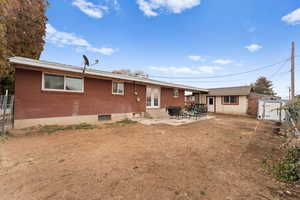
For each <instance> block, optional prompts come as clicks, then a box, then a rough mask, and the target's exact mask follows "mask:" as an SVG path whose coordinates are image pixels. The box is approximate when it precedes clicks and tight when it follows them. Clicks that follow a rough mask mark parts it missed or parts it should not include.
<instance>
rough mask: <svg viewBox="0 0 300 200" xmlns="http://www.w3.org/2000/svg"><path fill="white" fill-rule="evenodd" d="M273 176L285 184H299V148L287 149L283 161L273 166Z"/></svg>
mask: <svg viewBox="0 0 300 200" xmlns="http://www.w3.org/2000/svg"><path fill="white" fill-rule="evenodd" d="M271 170H272V173H273V175H274V176H275V177H276V178H277V179H278V180H280V181H283V182H286V183H300V148H299V147H292V148H289V149H287V152H286V155H285V156H284V158H283V159H281V160H280V161H278V162H276V163H275V164H273V166H272V168H271Z"/></svg>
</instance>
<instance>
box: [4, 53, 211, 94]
mask: <svg viewBox="0 0 300 200" xmlns="http://www.w3.org/2000/svg"><path fill="white" fill-rule="evenodd" d="M20 59H22V58H21V57H11V58H9V62H11V63H14V64H22V65H28V66H33V67H41V68H44V69H54V70H59V71H68V72H75V73H82V69H80V68H78V69H74V68H66V67H60V66H53V65H51V64H47V63H36V62H32V61H29V60H26V58H24V59H22V60H20ZM85 73H86V74H89V75H94V76H100V77H101V76H102V77H107V78H113V79H121V80H127V81H135V82H140V83H146V84H153V85H160V86H165V87H171V88H179V89H185V90H190V91H198V92H208V90H206V89H202V88H194V87H188V86H182V85H176V84H172V83H163V82H161V83H160V82H159V81H154V80H150V79H149V80H142V79H138V78H135V77H129V76H128V77H126V76H125V75H122V76H121V75H119V74H101V73H100V72H99V73H96V72H92V71H88V70H87V71H86V72H85Z"/></svg>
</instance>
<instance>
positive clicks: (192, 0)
mask: <svg viewBox="0 0 300 200" xmlns="http://www.w3.org/2000/svg"><path fill="white" fill-rule="evenodd" d="M136 2H137V4H138V5H139V9H140V10H142V11H143V12H144V14H145V15H146V16H149V17H155V16H158V15H159V14H160V12H161V11H162V10H167V11H168V12H171V13H176V14H178V13H181V12H183V11H184V10H186V9H190V8H193V7H195V6H198V5H200V4H201V0H137V1H136Z"/></svg>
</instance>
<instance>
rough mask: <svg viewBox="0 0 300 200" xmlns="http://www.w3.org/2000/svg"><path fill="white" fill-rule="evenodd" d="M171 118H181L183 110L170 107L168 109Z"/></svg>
mask: <svg viewBox="0 0 300 200" xmlns="http://www.w3.org/2000/svg"><path fill="white" fill-rule="evenodd" d="M167 111H168V114H169V116H171V117H176V118H179V117H180V115H181V113H182V108H181V107H179V106H169V107H167Z"/></svg>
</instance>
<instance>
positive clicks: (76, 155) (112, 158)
mask: <svg viewBox="0 0 300 200" xmlns="http://www.w3.org/2000/svg"><path fill="white" fill-rule="evenodd" d="M271 127H272V124H271V123H270V122H258V121H257V120H255V119H251V118H246V117H233V116H222V115H218V116H216V119H211V120H207V121H199V122H196V123H193V124H188V125H182V126H178V127H174V126H169V125H151V126H146V125H141V124H130V125H126V126H119V125H116V126H113V125H111V126H107V127H104V128H101V129H93V130H76V131H59V132H56V133H52V134H50V135H48V134H43V135H30V134H29V135H17V136H12V137H9V139H8V140H6V141H2V142H1V143H0V148H1V149H0V150H1V151H0V153H1V154H0V156H1V157H0V159H1V160H0V161H1V165H0V199H1V200H2V199H3V200H47V199H49V200H56V199H57V200H79V199H80V200H106V199H109V200H121V199H126V200H134V199H139V200H140V199H141V200H148V199H153V200H165V199H166V200H167V199H172V200H173V199H174V200H199V199H207V200H242V199H245V200H252V199H253V200H254V199H255V200H256V199H262V200H279V199H299V197H296V196H295V195H293V194H290V195H285V194H284V192H285V191H286V188H284V187H285V186H283V185H282V184H279V183H276V182H275V181H274V180H273V179H272V178H271V177H270V176H269V175H267V173H266V172H265V170H263V167H262V166H263V164H262V163H263V160H264V159H265V158H267V157H268V155H270V154H273V155H276V154H278V153H279V150H278V149H277V148H276V147H278V146H279V145H280V144H282V143H283V142H284V140H283V139H281V138H280V137H278V136H275V135H273V134H272V128H271ZM298 189H299V188H298Z"/></svg>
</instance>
